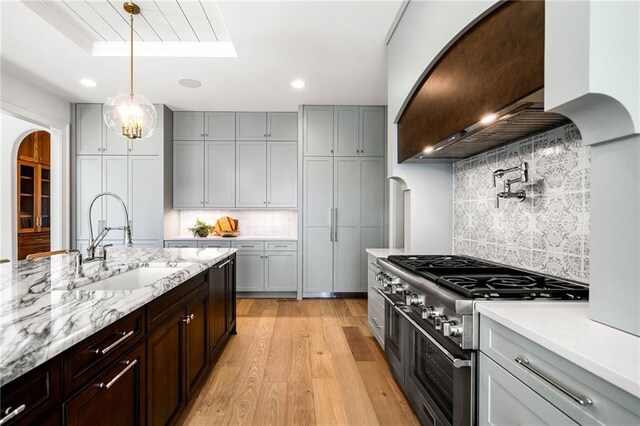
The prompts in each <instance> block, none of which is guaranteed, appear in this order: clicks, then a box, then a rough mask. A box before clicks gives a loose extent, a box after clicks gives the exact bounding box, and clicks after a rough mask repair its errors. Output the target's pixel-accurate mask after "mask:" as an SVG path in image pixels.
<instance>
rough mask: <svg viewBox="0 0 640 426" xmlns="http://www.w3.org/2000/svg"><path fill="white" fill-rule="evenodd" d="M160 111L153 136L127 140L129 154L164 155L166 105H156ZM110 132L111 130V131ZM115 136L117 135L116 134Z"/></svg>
mask: <svg viewBox="0 0 640 426" xmlns="http://www.w3.org/2000/svg"><path fill="white" fill-rule="evenodd" d="M155 107H156V110H157V111H158V125H157V127H156V131H155V132H153V135H151V137H149V138H146V139H135V140H132V141H127V140H125V142H126V144H125V146H128V149H129V155H162V153H163V151H164V132H163V129H164V108H165V107H164V105H156V106H155ZM109 133H110V132H109ZM114 136H115V135H114ZM108 142H109V139H108V138H107V151H108V150H109V147H108Z"/></svg>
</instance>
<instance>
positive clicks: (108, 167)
mask: <svg viewBox="0 0 640 426" xmlns="http://www.w3.org/2000/svg"><path fill="white" fill-rule="evenodd" d="M127 168H128V165H127V156H126V155H118V156H104V157H102V190H103V191H106V192H112V193H114V194H116V195H117V196H118V197H120V198H121V199H122V201H124V203H125V205H126V206H127V210H129V212H130V207H131V205H130V204H128V188H127V175H128V174H127ZM102 220H103V224H104V226H109V227H112V228H117V227H120V226H123V225H125V216H124V211H122V206H121V205H120V203H119V202H118V200H116V199H114V198H113V197H103V198H102ZM117 232H118V231H111V233H110V234H109V238H117V236H116V235H117V234H116V233H117ZM123 239H124V238H123Z"/></svg>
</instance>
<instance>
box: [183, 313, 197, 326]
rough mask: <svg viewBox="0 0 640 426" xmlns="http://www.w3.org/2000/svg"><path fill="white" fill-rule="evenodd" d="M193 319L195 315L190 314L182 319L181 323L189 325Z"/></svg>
mask: <svg viewBox="0 0 640 426" xmlns="http://www.w3.org/2000/svg"><path fill="white" fill-rule="evenodd" d="M195 317H196V316H195V315H193V314H191V315H189V316H187V317H185V318H182V322H186V323H187V324H189V323H190V322H191V321H193V319H194V318H195Z"/></svg>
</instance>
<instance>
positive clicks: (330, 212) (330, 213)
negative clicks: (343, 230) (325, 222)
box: [329, 207, 333, 242]
mask: <svg viewBox="0 0 640 426" xmlns="http://www.w3.org/2000/svg"><path fill="white" fill-rule="evenodd" d="M329 221H330V225H329V241H332V242H333V207H332V208H331V209H329Z"/></svg>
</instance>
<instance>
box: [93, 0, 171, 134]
mask: <svg viewBox="0 0 640 426" xmlns="http://www.w3.org/2000/svg"><path fill="white" fill-rule="evenodd" d="M123 7H124V10H125V11H126V12H127V13H128V14H129V15H130V16H131V62H130V68H129V73H130V75H129V83H130V86H129V87H130V89H129V92H121V93H117V94H115V95H112V96H110V97H109V98H108V99H107V101H106V102H105V103H104V108H103V118H104V122H105V123H106V125H107V127H109V130H111V131H112V132H113V133H115V134H116V135H120V136H124V137H125V138H127V139H145V138H148V137H150V136H151V135H153V133H154V132H155V130H156V126H157V124H158V112H157V111H156V107H155V106H154V105H153V104H152V103H151V102H149V100H148V99H147V98H145V97H144V96H142V95H140V94H135V93H134V92H133V15H137V14H138V13H140V7H138V5H137V4H135V3H132V2H126V3H124V5H123Z"/></svg>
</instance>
